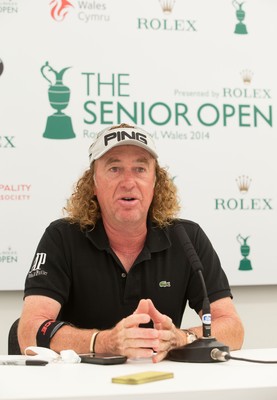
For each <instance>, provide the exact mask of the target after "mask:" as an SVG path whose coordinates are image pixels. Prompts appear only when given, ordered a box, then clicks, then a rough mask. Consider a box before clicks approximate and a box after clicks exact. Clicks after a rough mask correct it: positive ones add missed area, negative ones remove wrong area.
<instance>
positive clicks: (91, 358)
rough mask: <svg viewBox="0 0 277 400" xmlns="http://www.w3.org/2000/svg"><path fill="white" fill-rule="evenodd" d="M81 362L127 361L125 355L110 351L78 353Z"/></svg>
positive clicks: (105, 362) (104, 363) (108, 362)
mask: <svg viewBox="0 0 277 400" xmlns="http://www.w3.org/2000/svg"><path fill="white" fill-rule="evenodd" d="M79 357H80V358H81V362H82V363H88V364H101V365H113V364H123V363H125V362H126V361H127V357H126V356H119V355H115V354H110V353H86V354H79Z"/></svg>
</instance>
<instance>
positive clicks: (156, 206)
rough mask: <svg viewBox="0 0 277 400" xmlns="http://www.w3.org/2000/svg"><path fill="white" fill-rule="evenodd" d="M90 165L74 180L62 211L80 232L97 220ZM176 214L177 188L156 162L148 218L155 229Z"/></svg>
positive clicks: (99, 216)
mask: <svg viewBox="0 0 277 400" xmlns="http://www.w3.org/2000/svg"><path fill="white" fill-rule="evenodd" d="M94 187H95V183H94V162H93V163H92V164H91V166H90V168H89V169H88V170H86V171H85V172H84V174H83V175H82V177H81V178H80V179H79V180H78V181H77V183H76V184H75V187H74V191H73V193H72V195H71V197H70V198H69V199H68V200H67V204H66V206H65V207H64V211H65V212H66V213H67V217H66V219H67V220H68V221H69V222H70V223H77V224H79V225H80V227H81V228H82V229H85V228H87V227H90V228H91V227H92V228H94V226H95V224H96V222H97V220H98V219H99V218H101V210H100V205H99V203H98V200H97V197H96V196H95V195H94ZM179 211H180V204H179V199H178V196H177V188H176V185H175V184H174V182H173V180H172V179H171V178H170V177H169V174H168V172H167V170H166V169H165V168H162V167H160V166H159V164H158V162H157V161H156V183H155V189H154V196H153V200H152V203H151V205H150V209H149V217H150V219H151V220H152V221H153V222H154V223H156V224H157V225H158V226H159V227H164V226H166V225H169V224H170V223H171V222H172V220H173V219H174V218H176V217H177V214H178V212H179Z"/></svg>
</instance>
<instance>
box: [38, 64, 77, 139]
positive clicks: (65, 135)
mask: <svg viewBox="0 0 277 400" xmlns="http://www.w3.org/2000/svg"><path fill="white" fill-rule="evenodd" d="M69 68H70V67H67V68H63V69H62V70H61V71H60V72H57V71H55V70H54V69H53V68H52V67H51V66H50V65H49V63H48V61H47V62H46V63H45V64H44V65H43V66H42V67H41V70H40V71H41V74H42V76H43V77H44V78H45V79H46V80H47V81H48V82H49V83H50V86H49V88H48V98H49V102H50V105H51V107H53V108H54V109H55V110H57V111H56V112H55V113H54V114H52V115H50V116H49V117H48V118H47V123H46V128H45V131H44V134H43V137H45V138H48V139H71V138H74V137H75V136H76V135H75V133H74V131H73V127H72V122H71V118H70V117H69V116H68V115H65V114H64V113H63V112H62V110H64V109H65V108H66V107H67V106H68V103H69V99H70V89H69V88H68V87H67V86H65V85H64V84H63V75H64V73H65V71H66V70H68V69H69ZM53 77H54V81H52V80H51V78H52V79H53Z"/></svg>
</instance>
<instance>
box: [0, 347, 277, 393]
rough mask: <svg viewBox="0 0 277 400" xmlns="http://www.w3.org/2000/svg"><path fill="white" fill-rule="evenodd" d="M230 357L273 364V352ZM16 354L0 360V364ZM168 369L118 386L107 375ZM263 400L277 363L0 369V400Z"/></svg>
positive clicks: (276, 352) (274, 389) (272, 387)
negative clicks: (161, 376)
mask: <svg viewBox="0 0 277 400" xmlns="http://www.w3.org/2000/svg"><path fill="white" fill-rule="evenodd" d="M231 355H232V356H235V357H246V358H251V359H264V360H277V348H274V349H248V350H240V351H236V352H231ZM15 357H16V356H4V355H2V356H0V360H1V359H2V360H3V359H9V358H15ZM142 371H169V372H173V373H174V378H173V379H167V380H163V381H157V382H151V383H145V384H141V385H123V384H116V383H112V382H111V379H112V377H115V376H118V375H126V374H131V373H135V372H142ZM204 398H205V400H210V399H212V400H222V399H224V400H231V399H232V400H234V399H239V400H240V399H242V400H248V399H249V400H250V399H251V400H258V399H259V400H269V399H272V400H273V399H274V400H276V399H277V364H257V363H249V362H243V361H235V360H229V361H227V362H219V363H203V364H202V363H201V364H200V363H183V362H173V361H162V362H160V363H158V364H153V363H152V362H151V361H150V360H147V359H144V360H128V362H127V363H125V364H121V365H111V366H107V365H92V364H48V365H46V366H43V367H42V366H6V365H3V366H0V399H1V400H2V399H5V400H11V399H14V400H23V399H24V400H26V399H28V400H31V399H36V400H50V399H52V400H53V399H58V400H65V399H66V400H88V399H92V400H104V399H110V400H126V399H132V400H138V399H139V400H175V399H176V400H180V399H182V400H183V399H186V400H198V399H201V400H203V399H204Z"/></svg>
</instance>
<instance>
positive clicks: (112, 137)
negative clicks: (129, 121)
mask: <svg viewBox="0 0 277 400" xmlns="http://www.w3.org/2000/svg"><path fill="white" fill-rule="evenodd" d="M123 145H133V146H139V147H141V148H143V149H145V150H147V151H148V152H149V153H151V154H152V156H153V157H154V158H158V154H157V153H156V147H155V143H154V141H153V139H152V137H151V135H150V133H148V132H146V131H144V130H143V129H141V128H139V127H138V126H130V125H126V124H121V125H119V126H112V127H108V128H106V129H103V130H102V131H101V132H99V133H98V134H97V137H96V139H95V141H94V142H93V143H92V145H91V146H90V148H89V162H90V164H91V163H92V162H93V161H94V160H97V159H98V158H100V157H102V156H103V155H104V154H105V153H106V152H107V151H109V150H111V149H112V148H113V147H116V146H123Z"/></svg>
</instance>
